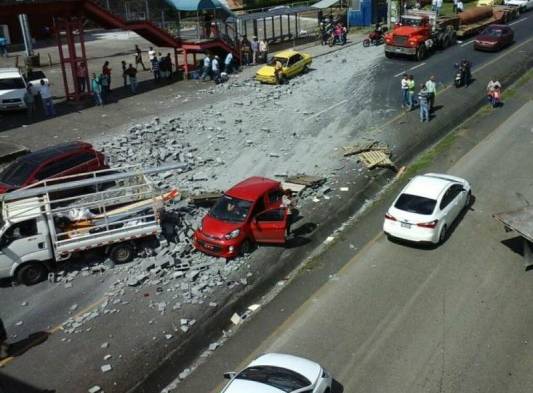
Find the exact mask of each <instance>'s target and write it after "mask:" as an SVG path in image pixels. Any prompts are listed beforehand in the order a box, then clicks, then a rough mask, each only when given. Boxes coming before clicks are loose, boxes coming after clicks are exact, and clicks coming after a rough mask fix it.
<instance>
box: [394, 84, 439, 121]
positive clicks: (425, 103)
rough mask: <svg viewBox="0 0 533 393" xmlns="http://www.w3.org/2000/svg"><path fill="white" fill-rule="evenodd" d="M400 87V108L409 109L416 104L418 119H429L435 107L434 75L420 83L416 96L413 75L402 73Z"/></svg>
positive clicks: (435, 86)
mask: <svg viewBox="0 0 533 393" xmlns="http://www.w3.org/2000/svg"><path fill="white" fill-rule="evenodd" d="M400 87H401V91H402V108H404V109H406V110H408V111H411V110H412V109H413V108H415V107H416V106H417V105H418V107H419V110H420V121H421V122H426V121H429V120H430V118H431V114H432V113H433V111H434V108H435V96H436V94H437V84H436V82H435V76H433V75H431V77H430V78H429V79H428V80H427V81H426V82H425V83H422V84H420V90H419V91H418V94H417V96H416V98H415V90H416V83H415V80H414V76H413V75H410V74H404V75H403V77H402V80H401V82H400Z"/></svg>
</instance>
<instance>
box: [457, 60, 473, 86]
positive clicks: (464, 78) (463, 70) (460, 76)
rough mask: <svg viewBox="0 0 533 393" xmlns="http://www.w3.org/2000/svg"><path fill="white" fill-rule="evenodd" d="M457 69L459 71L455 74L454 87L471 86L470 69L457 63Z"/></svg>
mask: <svg viewBox="0 0 533 393" xmlns="http://www.w3.org/2000/svg"><path fill="white" fill-rule="evenodd" d="M455 68H456V69H457V71H456V73H455V80H454V85H455V87H457V88H459V87H461V86H467V87H468V85H469V84H470V78H471V75H470V67H468V66H467V65H463V64H461V65H459V64H457V63H455Z"/></svg>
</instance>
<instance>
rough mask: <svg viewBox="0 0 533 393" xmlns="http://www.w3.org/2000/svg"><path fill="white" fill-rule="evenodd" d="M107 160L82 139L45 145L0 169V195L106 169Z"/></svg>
mask: <svg viewBox="0 0 533 393" xmlns="http://www.w3.org/2000/svg"><path fill="white" fill-rule="evenodd" d="M107 168H108V165H107V159H106V157H105V156H104V155H103V154H102V153H101V152H99V151H96V150H95V149H94V148H93V146H92V145H91V144H89V143H85V142H69V143H63V144H60V145H56V146H51V147H47V148H44V149H41V150H37V151H34V152H32V153H30V154H26V155H25V156H22V157H20V158H19V159H17V160H16V161H15V162H13V163H12V164H11V165H9V166H8V167H6V168H5V169H4V170H3V171H2V172H0V194H3V193H5V192H9V191H13V190H16V189H18V188H21V187H25V186H28V185H30V184H33V183H36V182H38V181H40V180H45V179H50V178H54V177H59V176H67V175H74V174H78V173H84V172H90V171H97V170H99V169H107Z"/></svg>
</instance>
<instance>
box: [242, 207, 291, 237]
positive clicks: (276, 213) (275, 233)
mask: <svg viewBox="0 0 533 393" xmlns="http://www.w3.org/2000/svg"><path fill="white" fill-rule="evenodd" d="M250 228H251V230H252V234H253V236H254V239H255V241H256V242H258V243H278V244H283V243H285V232H286V230H287V209H286V208H284V207H280V208H276V209H269V210H265V211H263V212H261V213H259V214H258V215H257V216H255V217H254V218H253V220H252V223H251V224H250Z"/></svg>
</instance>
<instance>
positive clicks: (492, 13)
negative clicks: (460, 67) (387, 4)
mask: <svg viewBox="0 0 533 393" xmlns="http://www.w3.org/2000/svg"><path fill="white" fill-rule="evenodd" d="M517 15H518V13H517V10H516V9H515V8H512V7H507V6H493V7H475V8H471V9H469V10H467V11H465V12H461V13H460V14H458V16H441V17H436V14H435V12H433V11H425V10H407V12H406V13H405V14H403V15H401V16H400V21H399V22H398V23H397V24H396V25H394V27H393V29H392V30H391V31H390V32H389V33H387V34H385V56H387V57H388V58H391V57H394V56H396V55H407V56H412V57H414V58H416V59H417V60H422V59H424V58H425V57H426V56H427V55H428V54H429V53H430V52H431V51H433V50H436V49H445V48H447V47H448V46H450V45H453V44H455V42H456V40H457V38H459V39H462V38H463V37H468V36H470V35H473V34H476V33H478V32H479V31H481V30H483V29H484V28H485V27H486V26H488V25H490V24H493V23H506V22H507V21H509V20H511V19H513V18H515V17H517Z"/></svg>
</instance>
